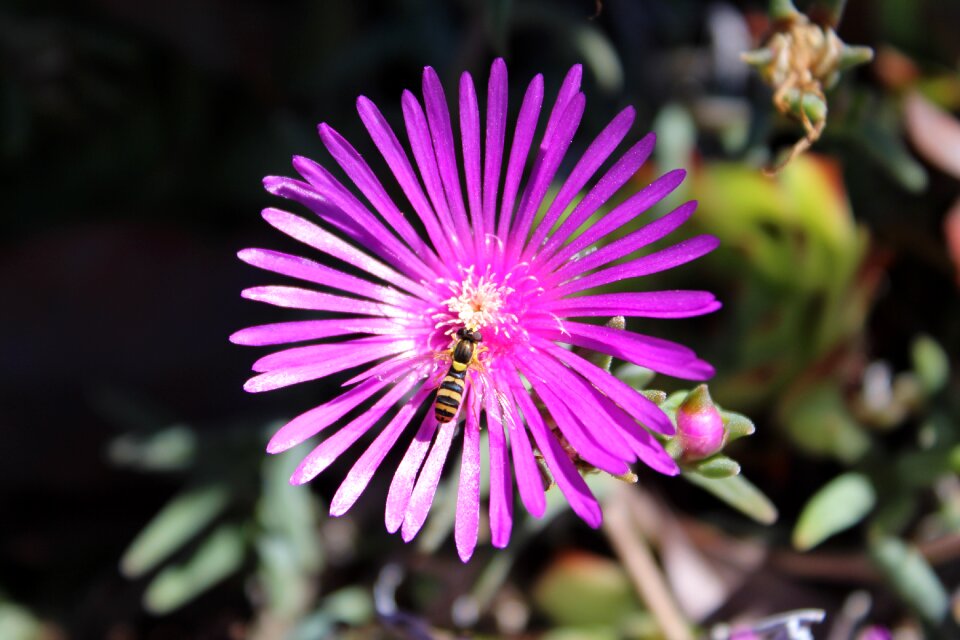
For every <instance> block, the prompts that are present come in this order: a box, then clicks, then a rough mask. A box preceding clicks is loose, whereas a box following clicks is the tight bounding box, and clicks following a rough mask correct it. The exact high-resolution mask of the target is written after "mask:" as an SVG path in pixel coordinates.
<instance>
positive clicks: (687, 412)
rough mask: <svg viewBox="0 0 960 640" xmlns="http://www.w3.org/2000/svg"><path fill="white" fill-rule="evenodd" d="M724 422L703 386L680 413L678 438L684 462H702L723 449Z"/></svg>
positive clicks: (696, 390)
mask: <svg viewBox="0 0 960 640" xmlns="http://www.w3.org/2000/svg"><path fill="white" fill-rule="evenodd" d="M723 436H724V430H723V418H721V417H720V412H719V411H718V410H717V407H716V405H714V404H713V400H712V399H711V398H710V392H709V391H708V390H707V385H705V384H702V385H700V386H699V387H697V388H696V389H694V390H693V391H691V392H690V393H689V394H687V398H686V399H685V400H684V401H683V403H682V404H681V405H680V408H679V409H677V438H678V440H679V442H680V447H681V449H682V450H683V458H684V459H685V460H701V459H703V458H706V457H707V456H711V455H713V454H714V453H716V452H717V451H719V450H720V447H722V446H723Z"/></svg>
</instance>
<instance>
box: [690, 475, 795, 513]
mask: <svg viewBox="0 0 960 640" xmlns="http://www.w3.org/2000/svg"><path fill="white" fill-rule="evenodd" d="M683 477H684V478H686V480H687V481H688V482H690V483H692V484H695V485H697V486H698V487H700V488H701V489H705V490H707V491H709V492H710V493H712V494H713V495H714V496H716V497H717V498H719V499H721V500H723V501H724V502H726V503H727V504H728V505H730V506H731V507H733V508H734V509H737V510H738V511H740V512H741V513H743V514H745V515H747V516H750V517H751V518H753V519H754V520H756V521H757V522H759V523H761V524H773V523H774V522H776V521H777V516H778V513H777V508H776V507H775V506H774V505H773V503H772V502H770V498H768V497H767V496H765V495H763V492H762V491H760V490H759V489H757V488H756V487H755V486H754V485H753V483H751V482H750V481H749V480H747V479H746V478H744V477H743V476H742V475H735V476H730V477H729V478H719V479H712V478H705V477H703V476H701V475H698V474H696V473H684V474H683Z"/></svg>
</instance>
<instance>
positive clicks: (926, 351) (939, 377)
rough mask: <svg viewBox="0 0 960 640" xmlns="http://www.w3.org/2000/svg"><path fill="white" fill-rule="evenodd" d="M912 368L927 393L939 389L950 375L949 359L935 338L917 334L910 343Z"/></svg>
mask: <svg viewBox="0 0 960 640" xmlns="http://www.w3.org/2000/svg"><path fill="white" fill-rule="evenodd" d="M910 358H911V359H912V360H913V370H914V371H915V372H916V374H917V378H919V379H920V384H921V386H923V390H924V391H925V392H926V393H927V395H933V394H934V393H936V392H937V391H940V389H942V388H943V387H944V385H945V384H946V383H947V378H948V376H949V375H950V359H949V358H948V357H947V354H946V352H944V350H943V347H941V346H940V345H939V344H938V343H937V341H936V340H934V339H933V338H931V337H930V336H919V337H917V338H916V339H915V340H914V341H913V344H912V345H910Z"/></svg>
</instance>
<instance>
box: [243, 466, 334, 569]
mask: <svg viewBox="0 0 960 640" xmlns="http://www.w3.org/2000/svg"><path fill="white" fill-rule="evenodd" d="M299 463H300V456H298V455H296V454H295V452H290V454H286V453H284V454H278V455H274V456H268V457H266V458H264V460H263V464H262V472H261V474H262V478H263V492H262V494H261V496H260V500H259V501H258V502H257V519H258V520H259V521H260V524H261V525H262V526H263V528H264V529H265V530H266V531H267V532H269V533H270V534H271V535H278V536H279V537H282V538H284V539H285V540H286V541H287V544H289V545H291V550H292V551H293V552H294V553H295V559H294V560H295V562H296V564H297V566H298V568H299V570H300V571H301V572H304V573H312V572H315V571H319V570H320V568H321V567H322V566H323V548H322V547H321V545H320V539H319V537H318V536H317V529H318V526H319V520H320V509H319V508H318V505H317V501H316V499H315V498H314V496H313V494H312V493H311V491H310V488H309V487H305V486H293V485H291V484H290V482H289V478H290V476H291V474H292V473H293V470H294V469H295V468H296V466H297V465H298V464H299Z"/></svg>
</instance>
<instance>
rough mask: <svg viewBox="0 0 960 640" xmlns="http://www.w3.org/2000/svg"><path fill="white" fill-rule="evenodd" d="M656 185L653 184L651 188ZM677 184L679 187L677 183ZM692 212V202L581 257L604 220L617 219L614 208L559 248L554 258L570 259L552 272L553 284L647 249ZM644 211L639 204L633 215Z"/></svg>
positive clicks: (595, 236) (617, 214) (643, 206)
mask: <svg viewBox="0 0 960 640" xmlns="http://www.w3.org/2000/svg"><path fill="white" fill-rule="evenodd" d="M675 173H676V172H675ZM668 176H670V174H667V175H666V176H664V178H667V177H668ZM662 179H663V178H662ZM662 179H661V180H662ZM656 184H657V183H654V185H656ZM677 184H679V182H678V183H677ZM654 185H651V186H650V187H647V189H651V188H653V186H654ZM631 200H632V199H631ZM628 203H629V201H628ZM696 208H697V203H696V202H695V201H691V202H685V203H683V204H682V205H680V206H679V207H677V208H676V209H674V210H673V211H671V212H670V213H668V214H666V215H665V216H662V217H660V218H657V219H656V220H654V221H653V222H651V223H649V224H647V225H645V226H643V227H641V228H640V229H637V230H636V231H634V232H632V233H630V234H628V235H626V236H624V237H623V238H620V239H618V240H614V241H613V242H611V243H609V244H607V245H605V246H603V247H600V248H599V249H597V250H596V251H592V252H588V253H586V254H585V255H583V254H580V253H578V252H580V251H582V250H585V249H586V248H587V247H589V246H590V245H591V244H592V243H593V242H594V240H599V239H600V238H602V237H603V236H602V235H600V234H601V233H603V231H604V229H601V228H600V227H602V226H604V223H605V222H606V220H607V218H612V217H614V216H619V215H620V208H618V209H616V210H614V211H612V212H611V213H610V214H609V215H607V216H606V217H605V218H604V219H602V220H600V222H598V223H597V224H595V225H594V226H593V227H591V228H590V230H589V231H587V232H585V233H584V234H583V235H581V236H580V237H578V238H577V239H576V240H575V241H574V242H572V243H571V244H570V245H569V246H567V247H564V248H563V250H562V251H561V252H560V253H559V254H558V256H559V255H561V254H562V255H564V256H565V257H564V259H566V258H570V259H569V260H568V261H567V262H565V263H563V264H562V265H561V266H560V267H559V268H558V269H557V270H556V271H555V272H554V274H553V279H554V280H555V281H556V282H564V281H566V280H569V279H570V278H573V277H575V276H576V275H579V274H581V273H586V272H587V271H590V270H593V269H596V268H599V267H602V266H604V265H607V264H609V263H611V262H614V261H615V260H619V259H620V258H623V257H624V256H627V255H629V254H631V253H633V252H634V251H639V250H640V249H642V248H644V247H646V246H647V245H649V244H651V243H653V242H656V241H657V240H660V239H661V238H664V237H666V236H667V235H668V234H669V233H671V232H672V231H674V230H675V229H677V228H679V227H680V225H682V224H683V223H684V222H686V221H687V220H688V219H689V218H690V216H691V215H692V214H693V212H694V210H695V209H696ZM644 210H646V204H644V203H641V204H640V205H639V206H638V207H637V209H636V210H635V211H636V212H637V213H642V212H643V211H644ZM633 211H634V210H630V211H628V212H627V213H628V214H629V213H633ZM618 228H619V225H616V226H611V227H609V229H610V230H611V231H612V230H615V229H618ZM574 254H576V255H574Z"/></svg>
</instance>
